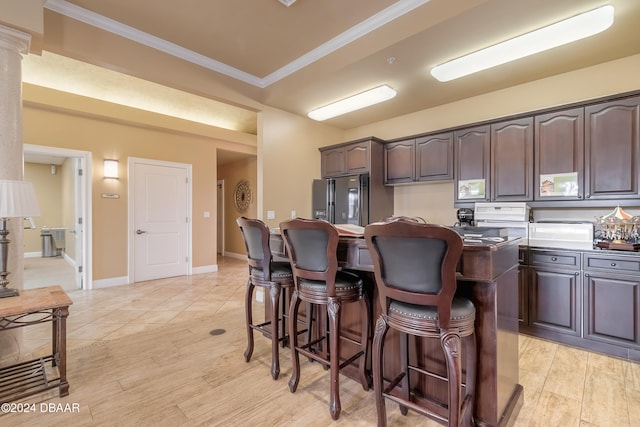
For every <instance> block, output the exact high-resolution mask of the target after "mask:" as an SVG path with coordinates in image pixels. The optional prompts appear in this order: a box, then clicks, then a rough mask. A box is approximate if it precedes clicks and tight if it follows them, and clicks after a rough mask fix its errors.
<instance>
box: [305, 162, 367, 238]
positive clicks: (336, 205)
mask: <svg viewBox="0 0 640 427" xmlns="http://www.w3.org/2000/svg"><path fill="white" fill-rule="evenodd" d="M312 194H313V206H312V212H313V218H314V219H324V220H327V221H329V222H330V223H332V224H353V225H360V226H363V227H364V226H365V225H367V224H369V196H370V191H369V175H368V174H362V175H349V176H341V177H336V178H327V179H316V180H314V181H313V191H312Z"/></svg>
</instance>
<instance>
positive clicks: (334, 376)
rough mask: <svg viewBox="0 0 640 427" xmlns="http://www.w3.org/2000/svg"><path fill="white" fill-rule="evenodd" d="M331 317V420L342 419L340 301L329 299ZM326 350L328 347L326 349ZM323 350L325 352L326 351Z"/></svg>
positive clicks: (328, 305) (328, 310)
mask: <svg viewBox="0 0 640 427" xmlns="http://www.w3.org/2000/svg"><path fill="white" fill-rule="evenodd" d="M327 314H328V315H329V358H330V360H329V363H330V367H329V375H330V377H331V384H330V390H329V412H330V413H331V418H333V419H334V420H337V419H338V418H340V411H341V409H342V406H341V405H340V299H339V298H334V297H329V298H328V301H327ZM325 349H326V347H325ZM325 349H323V352H324V351H326V350H325Z"/></svg>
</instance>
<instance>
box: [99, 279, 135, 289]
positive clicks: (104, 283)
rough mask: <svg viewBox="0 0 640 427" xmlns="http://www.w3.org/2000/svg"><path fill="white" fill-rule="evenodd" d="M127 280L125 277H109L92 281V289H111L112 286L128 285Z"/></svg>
mask: <svg viewBox="0 0 640 427" xmlns="http://www.w3.org/2000/svg"><path fill="white" fill-rule="evenodd" d="M128 284H129V279H128V278H127V276H122V277H110V278H108V279H100V280H94V281H93V286H92V289H102V288H111V287H113V286H122V285H128Z"/></svg>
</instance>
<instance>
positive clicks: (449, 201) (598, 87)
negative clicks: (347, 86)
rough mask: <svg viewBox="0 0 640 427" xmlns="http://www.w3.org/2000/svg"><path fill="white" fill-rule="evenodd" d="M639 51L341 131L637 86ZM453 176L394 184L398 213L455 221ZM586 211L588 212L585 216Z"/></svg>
mask: <svg viewBox="0 0 640 427" xmlns="http://www.w3.org/2000/svg"><path fill="white" fill-rule="evenodd" d="M638 75H640V55H635V56H631V57H628V58H624V59H620V60H616V61H611V62H608V63H605V64H601V65H597V66H594V67H589V68H585V69H582V70H578V71H575V72H572V73H567V74H562V75H558V76H554V77H550V78H547V79H543V80H538V81H535V82H531V83H528V84H524V85H520V86H516V87H513V88H509V89H505V90H501V91H496V92H492V93H488V94H485V95H480V96H476V97H473V98H468V99H465V100H462V101H459V102H454V103H451V104H447V105H443V106H440V107H436V108H431V109H428V110H423V111H419V112H416V113H413V114H408V115H405V116H401V117H397V118H394V119H391V120H386V121H383V122H378V123H373V124H371V125H368V126H363V127H360V128H354V129H350V130H348V131H347V132H345V137H346V139H348V140H351V139H357V138H362V137H366V136H370V135H374V136H377V137H379V138H382V139H392V138H397V137H401V136H408V135H414V134H419V133H422V132H429V131H435V130H439V129H445V128H448V127H454V126H460V125H464V124H468V123H474V122H478V121H483V120H489V119H494V118H499V117H503V116H508V115H512V114H517V113H522V112H527V111H533V110H537V109H543V108H547V107H553V106H557V105H564V104H569V103H572V102H579V101H584V100H588V99H593V98H598V97H602V96H606V95H611V94H617V93H623V92H628V91H633V90H638V89H640V79H639V78H638ZM453 193H454V186H453V183H452V182H444V183H436V184H416V185H411V186H404V187H396V189H395V192H394V209H395V214H396V215H408V216H421V217H424V218H425V219H427V220H430V221H432V222H437V223H443V224H453V222H455V218H456V217H455V211H456V210H455V209H453ZM589 215H590V213H589V214H587V215H586V216H589Z"/></svg>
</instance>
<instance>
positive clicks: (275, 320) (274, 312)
mask: <svg viewBox="0 0 640 427" xmlns="http://www.w3.org/2000/svg"><path fill="white" fill-rule="evenodd" d="M269 295H270V296H271V377H272V378H273V379H274V380H277V379H278V376H279V375H280V357H279V353H278V338H279V337H280V334H279V331H278V326H279V323H280V320H279V317H278V316H279V314H280V286H279V285H278V284H275V283H274V284H272V285H271V287H270V288H269Z"/></svg>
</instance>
